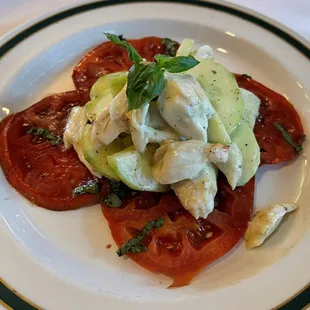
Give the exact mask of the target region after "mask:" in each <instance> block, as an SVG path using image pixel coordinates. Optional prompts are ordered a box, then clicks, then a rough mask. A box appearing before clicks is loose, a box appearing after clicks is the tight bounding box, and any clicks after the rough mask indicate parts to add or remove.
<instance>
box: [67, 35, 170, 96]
mask: <svg viewBox="0 0 310 310" xmlns="http://www.w3.org/2000/svg"><path fill="white" fill-rule="evenodd" d="M161 41H162V39H161V38H157V37H146V38H143V39H138V40H128V42H129V43H131V44H132V45H133V46H134V48H135V49H136V50H137V51H138V52H139V54H140V55H141V56H142V57H143V58H145V59H147V60H149V61H152V60H153V59H154V56H155V55H157V54H165V46H164V45H162V44H161ZM131 65H132V64H131V62H130V61H129V59H128V55H127V51H126V50H125V49H124V48H123V47H121V46H118V45H116V44H114V43H112V42H104V43H102V44H100V45H99V46H97V47H96V48H95V49H93V50H92V51H91V52H89V53H88V54H87V55H86V56H85V57H84V58H83V59H82V60H81V61H80V63H79V64H78V65H77V66H76V67H75V68H74V71H73V74H72V78H73V81H74V84H75V87H76V89H77V90H78V91H79V92H80V94H81V96H82V98H83V100H84V101H85V102H87V101H88V100H89V92H90V89H91V87H92V86H93V85H94V83H95V82H96V81H97V79H98V78H99V77H100V76H102V75H105V74H108V73H112V72H118V71H127V70H129V68H130V67H131Z"/></svg>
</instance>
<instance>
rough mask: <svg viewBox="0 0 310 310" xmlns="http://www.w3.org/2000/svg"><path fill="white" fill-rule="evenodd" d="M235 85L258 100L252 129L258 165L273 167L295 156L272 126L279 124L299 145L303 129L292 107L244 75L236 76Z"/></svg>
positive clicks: (278, 95) (276, 94) (292, 149)
mask: <svg viewBox="0 0 310 310" xmlns="http://www.w3.org/2000/svg"><path fill="white" fill-rule="evenodd" d="M236 78H237V82H238V85H239V86H240V87H243V88H245V89H247V90H249V91H251V92H252V93H254V94H255V95H256V96H257V97H259V98H260V100H261V106H260V109H259V117H258V119H257V121H256V125H255V128H254V133H255V137H256V139H257V142H258V144H259V146H260V148H261V163H262V164H277V163H280V162H283V161H288V160H292V159H293V158H295V157H296V156H297V153H296V151H295V149H294V148H293V147H292V146H291V145H290V144H289V143H288V142H287V141H286V140H285V139H284V138H283V137H282V135H281V133H280V132H279V131H278V130H277V129H276V128H275V127H274V123H275V122H279V123H281V124H282V125H283V126H284V127H285V129H286V130H287V131H288V132H289V134H290V135H291V137H292V138H293V140H294V141H295V142H296V143H299V144H302V142H303V139H304V137H305V136H304V130H303V127H302V124H301V121H300V117H299V115H298V113H297V112H296V110H295V109H294V107H293V105H292V104H291V103H290V102H289V101H288V100H287V99H286V98H285V97H283V96H281V95H280V94H278V93H276V92H274V91H273V90H271V89H269V88H267V87H266V86H264V85H262V84H260V83H258V82H256V81H254V80H253V79H251V78H250V77H249V76H247V75H236Z"/></svg>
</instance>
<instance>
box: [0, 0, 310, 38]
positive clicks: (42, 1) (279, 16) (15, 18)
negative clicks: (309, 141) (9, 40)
mask: <svg viewBox="0 0 310 310" xmlns="http://www.w3.org/2000/svg"><path fill="white" fill-rule="evenodd" d="M91 1H93V0H91ZM227 1H228V2H232V3H236V4H240V5H243V6H245V7H248V8H251V9H253V10H255V11H258V12H260V13H262V14H264V15H266V16H268V17H271V18H273V19H275V20H276V21H278V22H280V23H282V24H284V25H286V26H287V27H289V28H291V29H293V30H294V31H296V32H297V33H299V34H300V35H302V36H303V37H304V38H306V39H307V40H308V41H310V23H309V20H310V0H294V1H292V0H227ZM76 2H80V1H77V0H0V8H1V9H0V36H2V35H4V34H5V33H6V32H8V31H10V30H12V29H13V28H15V27H16V26H18V25H20V24H23V23H25V22H27V21H29V20H31V19H33V18H35V17H38V16H40V15H42V14H45V13H48V12H50V11H52V10H55V9H58V8H60V7H62V6H66V5H71V4H74V3H76ZM84 2H87V0H86V1H84Z"/></svg>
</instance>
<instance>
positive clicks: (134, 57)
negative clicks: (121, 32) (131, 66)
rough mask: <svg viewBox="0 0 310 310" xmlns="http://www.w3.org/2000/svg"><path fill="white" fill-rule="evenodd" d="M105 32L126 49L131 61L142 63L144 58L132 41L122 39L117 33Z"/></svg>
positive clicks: (109, 37)
mask: <svg viewBox="0 0 310 310" xmlns="http://www.w3.org/2000/svg"><path fill="white" fill-rule="evenodd" d="M104 34H105V36H106V37H107V38H108V39H109V40H110V41H111V42H113V43H115V44H117V45H120V46H122V47H124V48H125V49H126V51H127V52H128V57H129V59H130V61H132V62H134V63H140V62H141V61H142V60H143V59H142V57H141V56H140V55H139V53H138V52H137V51H136V49H135V48H134V47H133V46H132V45H131V44H130V43H128V42H126V41H123V40H121V39H120V38H119V37H118V36H117V35H116V34H113V33H106V32H104Z"/></svg>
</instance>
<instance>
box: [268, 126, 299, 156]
mask: <svg viewBox="0 0 310 310" xmlns="http://www.w3.org/2000/svg"><path fill="white" fill-rule="evenodd" d="M273 124H274V127H276V129H277V130H279V131H280V132H281V134H282V137H283V138H284V139H285V140H286V141H287V142H288V143H289V144H290V145H291V146H292V147H293V148H294V149H295V151H296V152H297V153H300V152H301V151H302V150H303V147H302V146H301V145H300V144H298V143H296V142H295V141H294V140H293V138H292V137H291V135H290V134H289V133H288V131H287V130H286V129H285V128H284V127H283V125H282V124H280V123H279V122H275V123H273Z"/></svg>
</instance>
